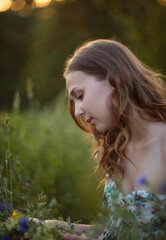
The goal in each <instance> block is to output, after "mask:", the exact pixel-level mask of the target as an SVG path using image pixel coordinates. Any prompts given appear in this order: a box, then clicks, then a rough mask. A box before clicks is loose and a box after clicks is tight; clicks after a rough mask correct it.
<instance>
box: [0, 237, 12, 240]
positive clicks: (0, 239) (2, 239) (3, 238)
mask: <svg viewBox="0 0 166 240" xmlns="http://www.w3.org/2000/svg"><path fill="white" fill-rule="evenodd" d="M0 240H10V239H9V238H7V237H1V238H0Z"/></svg>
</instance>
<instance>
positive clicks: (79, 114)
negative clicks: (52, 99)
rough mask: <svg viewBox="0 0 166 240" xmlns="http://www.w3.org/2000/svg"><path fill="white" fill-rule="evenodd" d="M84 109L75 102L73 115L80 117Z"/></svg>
mask: <svg viewBox="0 0 166 240" xmlns="http://www.w3.org/2000/svg"><path fill="white" fill-rule="evenodd" d="M84 113H85V112H84V110H83V109H82V108H81V107H80V106H79V105H78V104H75V116H76V117H77V118H78V117H82V116H83V115H84Z"/></svg>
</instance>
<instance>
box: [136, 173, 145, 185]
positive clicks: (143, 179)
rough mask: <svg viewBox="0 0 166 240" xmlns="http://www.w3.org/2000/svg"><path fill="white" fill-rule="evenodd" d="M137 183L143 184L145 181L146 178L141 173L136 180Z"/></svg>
mask: <svg viewBox="0 0 166 240" xmlns="http://www.w3.org/2000/svg"><path fill="white" fill-rule="evenodd" d="M137 183H138V184H139V185H144V184H146V183H147V179H146V177H145V176H144V175H142V176H141V177H140V178H139V179H138V182H137Z"/></svg>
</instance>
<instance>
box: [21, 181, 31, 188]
mask: <svg viewBox="0 0 166 240" xmlns="http://www.w3.org/2000/svg"><path fill="white" fill-rule="evenodd" d="M21 187H22V188H27V187H29V183H28V181H24V182H23V183H22V184H21Z"/></svg>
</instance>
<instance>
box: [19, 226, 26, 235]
mask: <svg viewBox="0 0 166 240" xmlns="http://www.w3.org/2000/svg"><path fill="white" fill-rule="evenodd" d="M26 230H27V228H26V227H25V226H24V225H21V226H20V231H21V232H23V233H24V232H26Z"/></svg>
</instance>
